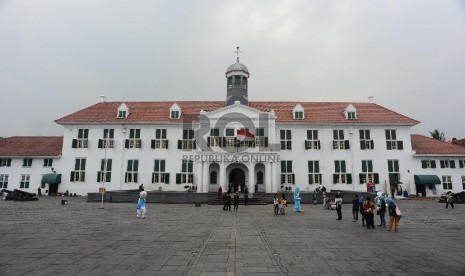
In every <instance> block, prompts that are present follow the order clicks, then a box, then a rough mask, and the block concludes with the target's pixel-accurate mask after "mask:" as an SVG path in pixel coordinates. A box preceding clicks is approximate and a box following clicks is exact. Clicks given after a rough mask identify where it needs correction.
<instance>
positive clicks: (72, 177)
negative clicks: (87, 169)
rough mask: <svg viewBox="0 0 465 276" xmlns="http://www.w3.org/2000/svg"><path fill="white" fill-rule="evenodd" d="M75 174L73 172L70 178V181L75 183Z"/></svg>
mask: <svg viewBox="0 0 465 276" xmlns="http://www.w3.org/2000/svg"><path fill="white" fill-rule="evenodd" d="M74 174H75V173H74V172H71V175H70V177H69V181H71V182H73V181H74Z"/></svg>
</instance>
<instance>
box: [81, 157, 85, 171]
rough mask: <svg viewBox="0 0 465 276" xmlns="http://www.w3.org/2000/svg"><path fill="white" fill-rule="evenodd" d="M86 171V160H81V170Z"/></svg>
mask: <svg viewBox="0 0 465 276" xmlns="http://www.w3.org/2000/svg"><path fill="white" fill-rule="evenodd" d="M85 169H86V159H81V170H85Z"/></svg>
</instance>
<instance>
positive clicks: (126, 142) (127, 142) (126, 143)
mask: <svg viewBox="0 0 465 276" xmlns="http://www.w3.org/2000/svg"><path fill="white" fill-rule="evenodd" d="M124 147H125V148H127V149H128V148H129V139H126V140H125V141H124Z"/></svg>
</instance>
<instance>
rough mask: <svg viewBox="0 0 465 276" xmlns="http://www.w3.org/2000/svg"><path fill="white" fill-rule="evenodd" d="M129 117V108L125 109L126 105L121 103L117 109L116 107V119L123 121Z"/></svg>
mask: <svg viewBox="0 0 465 276" xmlns="http://www.w3.org/2000/svg"><path fill="white" fill-rule="evenodd" d="M128 115H129V108H128V107H127V105H125V104H124V103H122V104H121V105H120V106H119V107H118V113H117V114H116V117H117V118H118V119H125V118H127V117H128Z"/></svg>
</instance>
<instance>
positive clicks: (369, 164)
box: [367, 160, 373, 172]
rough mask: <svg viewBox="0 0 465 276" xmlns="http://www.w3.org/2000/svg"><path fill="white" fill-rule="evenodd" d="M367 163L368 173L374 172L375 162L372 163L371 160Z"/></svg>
mask: <svg viewBox="0 0 465 276" xmlns="http://www.w3.org/2000/svg"><path fill="white" fill-rule="evenodd" d="M367 163H368V171H369V172H373V162H371V160H368V161H367Z"/></svg>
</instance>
